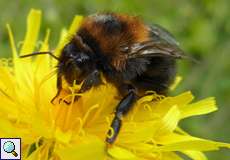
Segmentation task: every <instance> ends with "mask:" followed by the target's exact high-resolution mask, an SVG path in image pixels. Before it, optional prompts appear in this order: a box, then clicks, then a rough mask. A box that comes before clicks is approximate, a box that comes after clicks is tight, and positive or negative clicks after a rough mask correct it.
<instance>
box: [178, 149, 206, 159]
mask: <svg viewBox="0 0 230 160" xmlns="http://www.w3.org/2000/svg"><path fill="white" fill-rule="evenodd" d="M182 153H184V154H186V155H187V156H188V157H190V158H192V159H193V160H208V159H207V157H206V156H205V154H204V153H202V152H199V151H182Z"/></svg>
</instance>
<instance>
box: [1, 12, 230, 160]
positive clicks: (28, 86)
mask: <svg viewBox="0 0 230 160" xmlns="http://www.w3.org/2000/svg"><path fill="white" fill-rule="evenodd" d="M81 19H82V17H81V16H76V17H75V19H74V21H73V23H72V25H71V27H70V29H69V31H68V32H67V31H63V32H62V34H61V40H60V43H59V45H58V46H57V47H56V50H55V54H56V55H58V54H59V53H60V50H61V49H62V47H63V46H64V45H65V44H66V43H67V42H68V41H67V39H66V38H63V37H66V36H67V37H68V36H69V35H71V34H73V33H75V32H76V30H77V29H78V27H79V25H80V23H81ZM40 21H41V11H39V10H32V11H31V12H30V14H29V17H28V21H27V34H26V37H25V40H24V42H23V46H22V48H21V50H20V52H19V54H18V51H17V49H16V47H15V43H14V39H13V34H12V32H11V29H10V27H9V25H7V28H8V31H9V37H10V44H11V48H12V53H13V58H12V63H10V62H11V61H10V60H8V59H1V61H0V62H1V63H0V73H1V75H0V99H1V101H0V136H1V137H21V138H22V154H23V159H28V160H37V159H42V160H45V159H53V160H82V159H89V160H91V159H92V160H104V159H108V160H112V159H114V160H137V159H141V160H177V159H178V160H181V159H182V157H180V154H177V153H178V152H180V153H182V154H185V155H187V156H188V157H190V158H192V159H196V160H205V159H206V157H205V155H204V154H203V151H210V150H216V149H219V148H220V147H228V148H229V147H230V145H229V144H226V143H220V142H214V141H209V140H205V139H201V138H197V137H193V136H191V135H189V134H188V133H186V132H184V131H183V130H182V129H181V128H180V127H179V126H178V123H179V122H180V121H181V120H183V119H184V118H187V117H191V116H195V115H202V114H207V113H210V112H213V111H216V110H217V108H216V104H215V100H214V98H213V97H211V98H206V99H204V100H201V101H198V102H195V103H191V102H192V100H193V98H194V97H193V95H192V94H191V92H189V91H188V92H184V93H182V94H180V95H178V96H174V97H163V96H160V95H157V94H156V93H155V92H152V91H149V93H148V95H147V96H145V97H143V98H141V99H140V100H138V102H137V103H136V104H135V106H134V109H133V110H132V111H131V112H130V113H129V114H128V115H127V116H125V117H123V126H122V129H121V131H120V134H119V136H118V139H117V140H116V142H115V144H114V145H113V146H112V147H111V148H106V145H105V141H104V140H105V138H106V136H107V131H108V129H109V127H110V123H111V120H112V118H113V116H114V115H113V111H114V107H115V106H116V105H117V103H118V102H119V100H118V99H117V98H116V97H117V94H118V93H117V90H116V88H115V87H114V86H112V85H111V84H109V83H107V82H105V84H104V85H101V86H100V87H97V88H93V89H91V90H90V91H88V92H85V93H83V94H81V95H80V96H81V98H80V99H79V100H78V101H76V102H74V103H71V104H70V105H67V104H65V103H56V104H51V103H50V100H51V99H52V98H53V97H54V96H55V94H56V91H57V89H56V74H55V65H56V62H55V60H53V59H51V57H49V55H43V56H37V57H31V58H26V59H20V58H18V56H19V55H22V54H25V53H31V52H33V50H34V47H35V45H36V44H37V37H38V33H39V28H40ZM49 35H50V32H49V30H47V34H46V36H45V38H44V41H43V42H42V45H41V48H40V51H47V50H49V45H48V40H49ZM67 88H68V86H67ZM78 89H79V86H78V85H74V87H69V88H68V90H69V95H65V96H67V97H73V96H74V94H75V90H78ZM63 96H64V95H63Z"/></svg>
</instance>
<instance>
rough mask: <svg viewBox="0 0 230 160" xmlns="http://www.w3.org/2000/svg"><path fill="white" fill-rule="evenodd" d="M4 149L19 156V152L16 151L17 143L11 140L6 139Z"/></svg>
mask: <svg viewBox="0 0 230 160" xmlns="http://www.w3.org/2000/svg"><path fill="white" fill-rule="evenodd" d="M3 150H4V151H5V152H6V153H11V154H12V155H14V157H17V156H18V154H17V153H16V152H15V145H14V143H13V142H11V141H6V142H5V143H4V144H3Z"/></svg>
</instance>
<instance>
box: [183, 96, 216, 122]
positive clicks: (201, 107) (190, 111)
mask: <svg viewBox="0 0 230 160" xmlns="http://www.w3.org/2000/svg"><path fill="white" fill-rule="evenodd" d="M216 110H217V107H216V101H215V99H214V97H210V98H206V99H204V100H201V101H199V102H196V103H193V104H190V105H187V106H184V107H182V108H181V118H186V117H190V116H195V115H202V114H207V113H210V112H213V111H216Z"/></svg>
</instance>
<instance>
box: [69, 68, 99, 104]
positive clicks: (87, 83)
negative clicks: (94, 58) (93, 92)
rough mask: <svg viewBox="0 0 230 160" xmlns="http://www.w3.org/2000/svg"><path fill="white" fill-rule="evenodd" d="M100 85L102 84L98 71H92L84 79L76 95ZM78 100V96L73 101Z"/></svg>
mask: <svg viewBox="0 0 230 160" xmlns="http://www.w3.org/2000/svg"><path fill="white" fill-rule="evenodd" d="M100 84H102V80H101V77H100V72H99V71H98V70H94V71H92V72H91V73H90V74H89V75H88V76H87V77H86V78H85V80H84V81H83V84H82V86H81V88H80V90H79V91H78V92H77V93H84V92H86V91H87V90H89V89H91V88H92V87H93V86H98V85H100ZM79 98H80V96H75V98H74V101H76V100H78V99H79Z"/></svg>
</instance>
